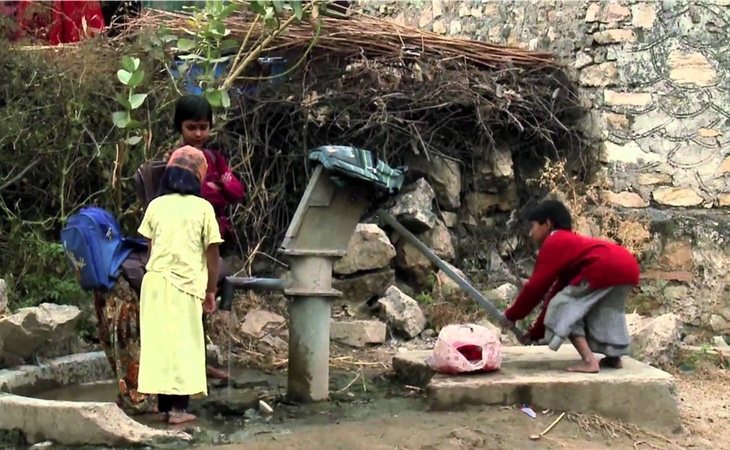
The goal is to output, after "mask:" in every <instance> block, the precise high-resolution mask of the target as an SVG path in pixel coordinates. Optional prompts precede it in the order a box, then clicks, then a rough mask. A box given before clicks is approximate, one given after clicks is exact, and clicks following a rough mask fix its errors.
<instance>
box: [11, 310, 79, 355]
mask: <svg viewBox="0 0 730 450" xmlns="http://www.w3.org/2000/svg"><path fill="white" fill-rule="evenodd" d="M80 317H81V310H80V309H79V308H77V307H75V306H70V305H55V304H52V303H44V304H42V305H40V306H34V307H30V308H21V309H19V310H18V311H17V312H16V313H15V314H13V315H10V316H7V317H4V318H2V319H0V365H7V366H15V365H19V364H22V363H23V362H27V361H28V360H29V358H30V357H31V356H34V355H37V354H38V352H39V350H41V349H42V348H44V347H45V346H47V345H48V344H50V343H53V346H62V345H63V343H64V342H67V341H69V340H71V339H73V338H74V337H75V332H76V325H77V323H78V321H79V318H80ZM10 342H12V345H7V344H9V343H10ZM3 343H6V345H4V346H3Z"/></svg>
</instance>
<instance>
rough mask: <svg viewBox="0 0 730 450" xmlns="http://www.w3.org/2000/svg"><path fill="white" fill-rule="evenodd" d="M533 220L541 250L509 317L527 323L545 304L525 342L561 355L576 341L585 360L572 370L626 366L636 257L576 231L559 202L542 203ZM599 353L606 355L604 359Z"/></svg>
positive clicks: (534, 236) (532, 232)
mask: <svg viewBox="0 0 730 450" xmlns="http://www.w3.org/2000/svg"><path fill="white" fill-rule="evenodd" d="M528 219H529V220H530V224H531V228H530V239H532V241H533V242H534V244H535V245H536V246H537V247H539V248H540V250H539V252H538V254H537V261H536V262H535V269H534V270H533V272H532V276H530V279H529V281H528V282H527V283H526V284H525V286H524V287H523V288H522V291H520V294H519V295H518V296H517V298H516V299H515V301H514V302H513V303H512V306H510V307H509V308H508V309H507V310H506V311H505V312H504V315H505V317H506V318H507V319H508V320H510V321H512V322H515V321H517V320H521V319H524V318H525V317H527V315H528V314H530V312H531V311H532V310H533V309H534V308H535V307H536V306H538V305H539V304H540V303H543V307H542V311H541V313H540V315H539V317H538V318H537V321H536V322H535V324H534V325H533V326H532V328H530V330H529V331H528V332H527V335H526V337H525V340H524V343H528V342H537V341H544V342H546V343H548V344H549V346H550V348H551V349H552V350H556V351H557V350H558V349H559V348H560V346H561V345H562V344H563V342H564V341H565V340H570V342H571V343H572V344H573V346H574V347H575V348H576V350H577V351H578V354H579V355H580V357H581V361H580V363H578V364H576V365H575V366H572V367H569V368H568V369H567V370H568V371H570V372H585V373H596V372H598V371H599V370H600V368H602V367H603V368H612V369H618V368H620V367H621V366H622V363H621V357H622V356H623V355H626V354H628V352H629V331H628V327H627V325H626V314H625V311H624V309H625V306H626V298H627V297H628V295H629V293H630V292H631V289H632V287H633V286H636V285H638V284H639V263H638V262H637V260H636V257H634V255H632V254H631V253H630V252H629V251H628V250H626V249H625V248H623V247H621V246H620V245H617V244H615V243H613V242H609V241H606V240H603V239H596V238H593V237H590V236H582V235H580V234H578V233H574V232H573V230H572V219H571V217H570V212H569V211H568V208H566V207H565V205H564V204H563V203H561V202H559V201H556V200H547V201H544V202H542V203H541V204H539V205H538V206H537V207H535V209H533V210H532V211H531V212H530V214H529V216H528ZM593 352H596V353H601V354H603V355H605V357H604V358H603V359H601V360H600V361H599V360H597V359H596V357H595V356H594V354H593Z"/></svg>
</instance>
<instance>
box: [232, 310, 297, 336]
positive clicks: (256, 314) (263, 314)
mask: <svg viewBox="0 0 730 450" xmlns="http://www.w3.org/2000/svg"><path fill="white" fill-rule="evenodd" d="M284 322H286V319H284V318H283V317H281V316H280V315H278V314H276V313H272V312H271V311H264V310H261V309H254V310H252V311H249V312H248V313H247V314H246V317H245V318H244V319H243V323H242V324H241V326H240V327H239V331H241V333H244V334H247V335H248V336H250V337H253V338H261V337H263V336H264V335H265V334H266V328H268V327H276V326H279V325H281V324H283V323H284Z"/></svg>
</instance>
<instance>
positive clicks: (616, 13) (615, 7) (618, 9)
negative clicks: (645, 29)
mask: <svg viewBox="0 0 730 450" xmlns="http://www.w3.org/2000/svg"><path fill="white" fill-rule="evenodd" d="M629 17H631V10H630V9H629V8H628V7H626V6H624V5H620V4H618V3H609V4H607V5H606V7H605V8H604V9H603V11H602V12H601V17H600V20H601V22H603V23H616V22H620V21H622V20H626V19H628V18H629Z"/></svg>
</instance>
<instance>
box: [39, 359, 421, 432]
mask: <svg viewBox="0 0 730 450" xmlns="http://www.w3.org/2000/svg"><path fill="white" fill-rule="evenodd" d="M285 392H286V372H278V373H275V374H267V373H263V372H259V371H255V370H250V369H245V368H236V367H232V368H231V380H230V382H223V383H220V382H219V383H215V382H212V383H211V387H210V389H209V395H208V397H205V398H199V399H192V400H191V404H190V409H191V412H193V413H194V414H196V415H198V421H197V422H195V423H194V424H193V425H192V427H191V429H190V430H189V431H192V432H193V434H194V436H195V444H199V445H200V444H225V443H243V442H246V441H248V440H250V439H252V438H254V437H255V436H257V435H262V434H269V435H271V434H273V435H277V434H288V433H291V432H292V431H293V430H295V429H296V428H299V427H306V426H316V425H325V424H333V423H340V422H346V421H358V420H364V419H369V418H373V417H387V416H397V415H398V414H400V413H403V412H405V411H423V410H424V408H425V405H424V403H423V400H422V398H420V396H418V395H416V396H413V395H410V394H409V391H407V390H404V389H403V387H402V386H401V385H398V384H397V383H394V382H392V381H391V380H389V379H387V378H386V377H385V376H383V375H382V374H378V373H370V374H368V373H367V372H366V371H363V372H359V373H356V372H333V373H331V374H330V401H328V402H320V403H313V404H293V403H289V402H287V401H286V400H285V398H284V394H285ZM35 397H37V398H43V399H48V400H68V401H106V402H111V401H114V399H115V397H116V385H115V383H114V382H112V381H104V382H98V383H89V384H83V385H74V386H66V387H62V388H57V389H52V390H48V391H44V392H41V393H39V394H37V395H35ZM260 399H261V400H263V401H264V402H266V404H267V405H269V406H271V408H273V412H272V413H270V414H266V412H265V411H262V410H261V409H260V407H259V400H260ZM133 418H134V420H137V421H139V422H140V423H144V424H145V425H148V426H152V427H156V428H167V427H169V425H167V424H164V423H161V421H160V419H159V417H158V416H152V415H147V416H135V417H133Z"/></svg>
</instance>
